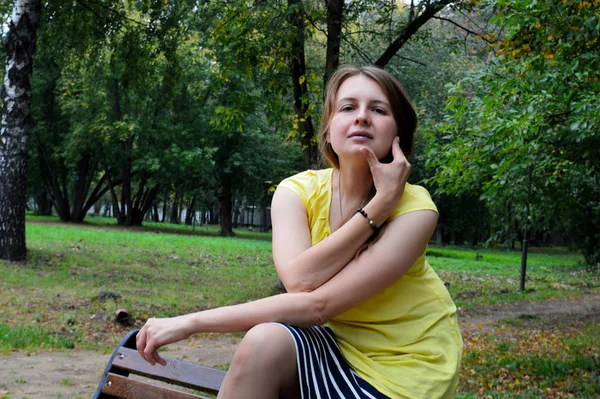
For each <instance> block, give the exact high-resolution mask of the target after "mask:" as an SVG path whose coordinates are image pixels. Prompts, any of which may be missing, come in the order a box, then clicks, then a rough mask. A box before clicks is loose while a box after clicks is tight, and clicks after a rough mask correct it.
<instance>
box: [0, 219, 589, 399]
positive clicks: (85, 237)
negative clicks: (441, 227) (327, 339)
mask: <svg viewBox="0 0 600 399" xmlns="http://www.w3.org/2000/svg"><path fill="white" fill-rule="evenodd" d="M89 220H90V222H89V223H87V224H85V225H81V226H75V225H67V224H62V223H58V222H57V221H56V219H53V218H33V217H31V218H29V219H28V224H27V245H28V248H29V261H28V263H27V264H9V263H6V262H2V261H0V308H1V309H2V313H1V315H0V354H4V355H8V354H10V353H11V352H12V351H14V350H20V351H25V352H40V351H47V350H77V349H82V348H85V349H93V350H98V351H109V350H110V349H111V348H112V347H114V345H115V344H116V343H117V342H118V340H119V339H120V337H121V336H122V335H123V334H124V333H125V332H126V331H127V330H129V329H131V326H121V325H119V324H117V323H115V322H114V315H115V311H116V310H117V309H118V308H126V309H127V310H128V311H129V312H130V313H131V316H132V317H133V319H134V320H135V323H134V325H136V326H139V325H141V324H142V323H143V322H144V321H145V320H146V319H147V318H149V317H151V316H171V315H176V314H181V313H185V312H191V311H194V310H200V309H206V308H212V307H216V306H221V305H227V304H234V303H239V302H244V301H248V300H252V299H255V298H260V297H264V296H267V295H273V294H276V293H277V292H278V290H277V288H276V287H275V281H276V273H275V270H274V267H273V262H272V259H271V244H270V236H269V234H266V233H258V232H252V231H248V230H247V229H240V230H236V234H237V235H238V236H237V237H235V238H222V237H219V236H218V230H217V229H216V228H215V227H213V226H211V227H207V226H196V227H194V228H192V227H190V226H174V225H169V224H148V225H146V226H145V227H143V228H135V229H125V228H122V227H119V226H115V225H114V223H113V222H112V221H111V220H110V219H102V218H90V219H89ZM428 259H429V262H430V263H431V265H432V266H433V267H434V269H436V271H437V272H438V273H439V275H440V277H441V278H442V280H443V281H444V282H446V283H447V286H448V287H449V291H450V293H451V295H452V296H453V298H454V299H455V302H456V304H457V306H458V307H459V308H460V310H461V312H470V311H477V309H480V308H482V307H484V306H490V305H495V306H499V305H502V306H504V305H506V306H509V305H510V306H514V305H515V304H517V305H518V304H519V303H522V301H541V300H546V299H557V298H562V299H564V300H565V301H567V300H568V299H569V298H577V297H579V296H581V295H588V294H594V293H595V294H598V293H600V273H599V272H598V270H592V269H590V268H588V267H586V266H584V265H583V259H582V257H581V256H580V255H579V254H577V253H572V252H569V251H567V250H558V251H557V250H556V249H553V250H540V249H536V248H534V249H533V250H532V252H531V253H530V256H529V259H528V280H527V286H526V288H527V289H526V292H524V293H521V292H519V271H520V265H521V257H520V253H518V252H514V251H506V250H491V249H483V248H478V249H476V250H474V249H466V248H453V247H436V246H431V247H430V252H429V257H428ZM599 337H600V329H599V328H598V325H597V320H596V321H594V320H592V321H590V322H586V321H574V322H569V323H564V324H553V325H548V324H547V323H544V322H543V321H542V320H536V318H535V317H531V318H527V319H524V320H521V319H513V320H504V321H500V322H499V323H496V324H495V325H493V326H491V328H486V329H482V330H481V331H471V330H470V331H465V333H464V339H465V353H464V361H463V367H462V372H461V387H460V391H459V396H458V397H461V398H476V397H489V398H534V397H535V398H537V397H560V398H562V397H564V398H567V397H576V398H594V397H600V358H599V357H598V355H597V354H598V352H599V348H600V342H599ZM569 395H572V396H569Z"/></svg>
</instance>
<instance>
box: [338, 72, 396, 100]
mask: <svg viewBox="0 0 600 399" xmlns="http://www.w3.org/2000/svg"><path fill="white" fill-rule="evenodd" d="M343 99H354V100H357V99H368V100H372V101H380V102H388V98H387V96H386V95H385V93H384V92H383V89H382V88H381V86H380V85H379V83H377V82H376V81H374V80H373V79H371V78H368V77H366V76H365V75H355V76H352V77H350V78H348V79H346V80H345V81H344V82H343V83H342V84H341V85H340V87H339V89H338V91H337V94H336V102H339V101H340V100H343Z"/></svg>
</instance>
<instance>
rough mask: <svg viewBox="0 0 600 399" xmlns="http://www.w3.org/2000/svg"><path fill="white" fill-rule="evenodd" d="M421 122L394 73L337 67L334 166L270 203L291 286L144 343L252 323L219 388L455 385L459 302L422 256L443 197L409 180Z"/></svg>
mask: <svg viewBox="0 0 600 399" xmlns="http://www.w3.org/2000/svg"><path fill="white" fill-rule="evenodd" d="M416 124H417V121H416V115H415V112H414V110H413V108H412V106H411V105H410V102H409V101H408V98H407V96H406V94H405V93H404V91H403V89H402V87H401V85H400V83H399V82H398V81H397V80H396V79H395V78H394V77H392V76H391V75H390V74H388V73H387V72H385V71H383V70H380V69H378V68H374V67H363V68H343V69H341V70H339V71H338V72H336V74H335V75H334V76H333V77H332V78H331V80H330V82H329V85H328V89H327V96H326V101H325V106H324V114H323V118H322V122H321V129H320V139H321V148H322V152H323V154H324V156H325V157H326V158H327V160H328V161H329V163H330V164H331V166H332V167H331V168H329V169H324V170H319V171H306V172H303V173H300V174H298V175H295V176H292V177H290V178H288V179H285V180H284V181H283V182H281V184H280V185H279V187H278V188H277V191H276V192H275V195H274V197H273V202H272V206H271V209H272V211H271V212H272V220H273V257H274V261H275V266H276V268H277V272H278V274H279V276H280V278H281V280H282V282H283V283H284V285H285V287H286V289H287V291H288V293H286V294H282V295H277V296H273V297H268V298H264V299H260V300H257V301H254V302H249V303H245V304H240V305H235V306H228V307H223V308H217V309H211V310H207V311H203V312H198V313H194V314H189V315H185V316H180V317H175V318H172V319H150V320H149V321H148V322H147V323H146V325H145V326H144V327H143V328H142V329H141V331H140V332H139V334H138V337H137V346H138V350H139V352H140V354H141V355H142V356H143V357H144V358H145V359H146V360H147V361H149V362H150V363H151V364H155V363H157V362H158V363H160V364H164V360H163V359H162V358H161V357H160V355H158V353H157V352H156V350H157V349H158V348H159V347H161V346H163V345H166V344H169V343H172V342H176V341H179V340H182V339H185V338H187V337H189V336H190V335H192V334H194V333H197V332H235V331H247V330H249V331H248V333H247V334H246V336H245V337H244V339H243V340H242V341H241V343H240V345H239V347H238V348H237V350H236V353H235V355H234V358H233V360H232V363H231V367H230V369H229V371H228V373H227V376H226V377H225V380H224V381H223V385H222V387H221V391H220V393H219V398H236V397H244V398H280V397H282V398H304V399H307V398H319V397H320V398H386V397H390V398H427V399H431V398H451V397H453V395H454V391H455V389H456V386H457V381H458V371H459V364H460V357H461V353H462V340H461V337H460V332H459V330H458V327H457V322H456V315H455V313H456V308H455V306H454V304H453V302H452V300H451V298H450V296H449V294H448V292H447V290H446V289H445V287H444V285H443V283H442V282H441V280H440V279H439V277H438V276H437V275H436V274H435V272H434V271H433V270H432V269H431V267H430V266H429V265H428V264H427V262H426V260H425V251H426V248H427V243H428V241H429V238H430V237H431V235H432V233H433V231H434V229H435V226H436V222H437V209H436V207H435V205H434V204H433V202H432V201H431V198H430V197H429V194H428V193H427V191H426V190H425V189H423V188H421V187H419V186H414V185H410V184H407V183H406V180H407V178H408V174H409V171H410V164H409V163H408V161H407V159H406V155H408V156H410V154H411V151H412V144H413V137H414V132H415V129H416ZM405 154H406V155H405ZM324 324H326V327H323V326H322V325H324Z"/></svg>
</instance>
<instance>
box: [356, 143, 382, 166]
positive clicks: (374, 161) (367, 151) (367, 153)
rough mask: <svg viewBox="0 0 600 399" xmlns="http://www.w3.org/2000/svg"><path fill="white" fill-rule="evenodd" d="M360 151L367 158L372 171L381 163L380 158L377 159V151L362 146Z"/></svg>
mask: <svg viewBox="0 0 600 399" xmlns="http://www.w3.org/2000/svg"><path fill="white" fill-rule="evenodd" d="M360 153H361V154H363V155H364V157H365V158H366V159H367V162H368V163H369V167H370V168H371V171H372V170H373V168H375V167H376V166H377V165H378V164H379V159H377V156H375V153H374V152H373V151H372V150H371V149H370V148H369V147H362V148H361V149H360Z"/></svg>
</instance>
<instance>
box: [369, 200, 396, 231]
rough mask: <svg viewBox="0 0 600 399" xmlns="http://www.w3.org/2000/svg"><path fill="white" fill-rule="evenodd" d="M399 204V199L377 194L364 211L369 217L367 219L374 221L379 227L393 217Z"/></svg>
mask: <svg viewBox="0 0 600 399" xmlns="http://www.w3.org/2000/svg"><path fill="white" fill-rule="evenodd" d="M398 202H399V199H398V198H393V197H391V196H386V195H384V194H380V193H377V194H375V196H374V197H373V198H372V199H371V201H369V203H368V204H367V205H365V207H364V208H363V209H364V211H365V212H366V213H367V215H368V218H367V219H368V220H372V221H373V223H375V225H376V226H377V227H379V226H381V225H382V224H384V223H385V221H386V220H387V218H388V217H390V216H391V214H392V212H394V209H396V206H397V205H398ZM362 216H364V215H362ZM367 222H368V221H367Z"/></svg>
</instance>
